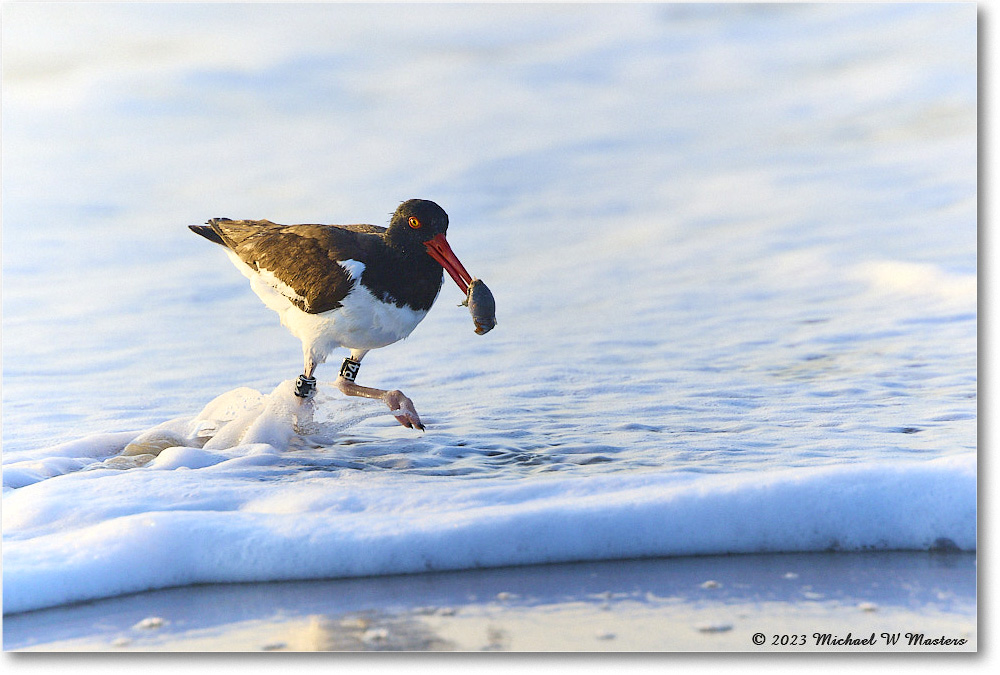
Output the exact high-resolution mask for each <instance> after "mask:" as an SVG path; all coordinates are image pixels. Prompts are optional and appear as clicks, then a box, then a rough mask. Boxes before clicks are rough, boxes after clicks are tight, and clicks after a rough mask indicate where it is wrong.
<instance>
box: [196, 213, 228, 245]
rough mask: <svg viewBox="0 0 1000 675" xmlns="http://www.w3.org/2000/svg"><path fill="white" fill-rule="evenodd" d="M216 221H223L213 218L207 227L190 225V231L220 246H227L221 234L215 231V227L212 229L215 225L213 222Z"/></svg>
mask: <svg viewBox="0 0 1000 675" xmlns="http://www.w3.org/2000/svg"><path fill="white" fill-rule="evenodd" d="M214 220H221V219H217V218H213V219H212V220H210V221H208V224H207V225H188V229H190V230H191V231H192V232H194V233H195V234H200V235H201V236H203V237H205V239H208V240H209V241H212V242H215V243H216V244H219V245H220V246H226V242H225V241H223V239H222V237H221V236H220V235H219V233H218V232H217V231H216V230H215V228H214V227H212V225H213V222H212V221H214Z"/></svg>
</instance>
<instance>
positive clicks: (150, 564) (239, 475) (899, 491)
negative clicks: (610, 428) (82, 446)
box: [3, 416, 976, 613]
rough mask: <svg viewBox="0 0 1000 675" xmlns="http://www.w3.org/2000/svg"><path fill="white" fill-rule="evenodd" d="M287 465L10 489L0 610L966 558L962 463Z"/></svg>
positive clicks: (58, 481)
mask: <svg viewBox="0 0 1000 675" xmlns="http://www.w3.org/2000/svg"><path fill="white" fill-rule="evenodd" d="M265 417H266V416H262V417H261V418H259V419H263V418H265ZM271 423H274V424H276V422H275V421H274V420H273V419H272V420H271ZM252 428H253V425H250V426H248V427H247V431H249V430H250V429H252ZM329 452H330V453H336V452H337V450H336V449H335V448H334V449H331V450H330V451H329ZM283 457H284V453H281V452H278V451H277V450H276V449H275V448H273V447H272V446H269V445H266V444H262V443H254V444H250V445H242V446H238V447H236V448H230V449H228V450H226V451H219V452H213V451H210V450H205V449H199V448H192V447H183V448H182V447H174V448H170V449H168V450H164V451H163V452H161V454H160V456H159V457H158V458H156V459H155V460H154V461H152V462H150V463H149V464H148V465H146V466H144V467H142V468H136V469H131V470H127V471H112V470H107V469H101V470H94V471H80V472H76V473H69V474H66V475H63V476H60V477H58V478H53V479H49V480H45V481H40V482H38V483H35V484H34V485H30V486H27V487H24V488H21V489H19V490H16V491H9V492H8V493H7V494H6V496H5V501H4V509H3V530H4V537H5V543H4V548H3V556H4V558H3V566H4V612H6V613H11V612H20V611H26V610H31V609H38V608H41V607H48V606H53V605H59V604H64V603H70V602H75V601H81V600H90V599H95V598H101V597H107V596H113V595H117V594H122V593H130V592H137V591H143V590H148V589H155V588H163V587H167V586H175V585H183V584H194V583H206V582H236V581H271V580H287V579H311V578H325V577H342V576H360V575H365V576H368V575H384V574H397V573H412V572H423V571H428V570H454V569H465V568H479V567H489V566H502V565H519V564H531V563H549V562H561V561H573V560H599V559H616V558H632V557H642V556H673V555H698V554H720V553H752V552H779V551H780V552H785V551H788V552H791V551H823V550H838V551H856V550H873V549H877V550H886V549H917V550H921V549H923V550H926V549H929V548H932V547H934V546H938V545H940V543H941V541H942V540H949V541H950V542H952V543H953V544H954V545H955V546H957V547H959V548H961V549H963V550H974V549H975V546H976V529H975V513H976V500H975V493H976V461H975V455H974V454H971V453H968V454H963V455H957V456H950V457H943V458H939V459H935V460H929V461H906V462H904V461H900V462H885V463H866V464H855V465H842V466H825V467H815V468H803V469H786V470H782V471H774V472H768V473H764V472H759V473H758V472H744V473H741V474H732V475H728V474H717V475H712V474H708V475H706V474H694V473H678V472H654V473H648V474H646V473H639V474H636V473H630V474H624V473H610V474H603V475H592V476H586V477H583V476H576V477H569V478H565V477H559V478H555V477H551V476H545V477H542V476H536V477H535V478H533V479H530V480H528V479H526V480H521V481H509V480H499V479H484V480H477V481H469V480H463V479H461V478H456V477H433V478H427V477H419V476H414V475H406V474H403V473H400V472H378V473H373V472H362V471H352V470H340V471H323V472H311V473H309V474H300V475H299V476H298V477H297V479H296V480H293V481H275V480H273V479H274V478H275V477H276V476H277V475H278V474H280V472H281V471H287V469H286V468H284V467H283Z"/></svg>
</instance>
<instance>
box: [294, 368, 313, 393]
mask: <svg viewBox="0 0 1000 675" xmlns="http://www.w3.org/2000/svg"><path fill="white" fill-rule="evenodd" d="M315 391H316V378H315V377H306V375H305V373H303V374H302V375H299V376H298V378H296V380H295V395H296V396H298V397H299V398H309V397H310V396H312V395H313V392H315Z"/></svg>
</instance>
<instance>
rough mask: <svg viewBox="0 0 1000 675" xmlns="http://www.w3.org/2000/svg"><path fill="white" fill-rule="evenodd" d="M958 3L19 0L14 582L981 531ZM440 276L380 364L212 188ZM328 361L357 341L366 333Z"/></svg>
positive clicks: (214, 578) (971, 73)
mask: <svg viewBox="0 0 1000 675" xmlns="http://www.w3.org/2000/svg"><path fill="white" fill-rule="evenodd" d="M976 44H977V33H976V7H975V5H974V4H963V5H955V4H947V5H943V4H942V5H892V4H890V5H884V4H879V5H853V4H852V5H752V6H751V5H624V6H621V5H579V6H574V5H568V6H567V5H532V6H506V5H486V6H482V5H457V6H392V7H387V6H343V5H339V4H334V5H322V4H321V5H280V4H279V5H262V6H261V5H253V6H235V5H225V4H223V5H105V4H100V5H96V4H92V5H82V6H77V5H69V6H62V5H60V6H49V5H40V4H31V5H5V6H4V8H3V479H4V492H3V537H4V546H3V569H4V612H5V613H11V612H20V611H25V610H31V609H37V608H41V607H50V606H57V605H60V604H65V603H69V602H76V601H80V600H88V599H95V598H101V597H107V596H111V595H116V594H122V593H129V592H136V591H142V590H148V589H154V588H164V587H170V586H177V585H184V584H191V583H203V582H226V581H268V580H278V579H282V580H288V579H311V578H323V577H335V576H361V575H378V574H392V573H399V572H420V571H426V570H444V569H466V568H475V567H488V566H496V565H510V564H515V565H516V564H531V563H540V562H559V561H570V560H606V559H618V558H629V557H642V556H667V555H691V554H716V553H757V552H769V551H781V552H793V551H794V552H799V551H822V550H838V551H851V550H887V549H912V550H927V549H934V548H947V549H952V548H959V549H962V550H975V548H976V444H977V435H976V434H977V431H976V423H977V399H976V395H977V351H976V346H977V343H976V328H977V316H978V315H977V248H976V247H977V183H976V161H977V142H976V141H977V118H976V106H977V88H976ZM412 197H421V198H427V199H433V200H435V201H437V202H438V203H439V204H441V205H442V206H443V207H444V208H445V210H446V211H448V213H449V215H450V218H451V228H450V230H449V233H448V235H449V241H450V242H451V244H452V247H453V248H454V249H455V251H456V253H457V254H458V255H459V257H460V258H461V259H462V261H463V262H464V263H465V266H466V267H467V268H468V269H469V271H470V272H471V273H472V274H473V275H475V276H478V277H481V278H482V279H483V280H485V281H486V282H487V283H488V284H489V286H490V288H491V289H492V290H493V293H494V295H495V297H496V301H497V319H498V326H497V328H496V329H494V330H493V331H492V332H490V333H489V334H487V335H485V336H478V335H475V334H474V332H473V325H472V321H471V318H470V317H469V314H468V312H467V310H466V309H465V308H462V307H458V303H459V302H460V301H461V300H462V298H461V296H460V294H459V293H458V291H457V289H455V288H454V286H452V285H450V282H449V283H448V284H446V285H445V286H444V288H443V289H442V291H441V295H440V296H439V299H438V302H437V304H436V305H435V307H434V308H433V310H432V311H431V313H430V314H429V315H428V317H427V319H425V320H424V322H423V323H422V324H421V325H420V326H419V327H418V328H417V329H416V331H414V333H413V335H411V336H410V338H408V339H407V340H404V341H402V342H400V343H397V344H395V345H392V346H390V347H387V348H384V349H381V350H377V351H375V352H372V353H371V354H369V356H368V357H367V358H366V360H365V365H364V368H363V369H362V372H361V375H360V378H359V382H363V383H364V384H366V385H370V386H379V387H383V388H399V389H402V390H403V391H404V392H405V393H406V394H407V395H409V396H410V398H412V399H413V401H414V403H415V405H416V408H417V410H418V411H419V412H420V415H421V417H422V419H423V421H424V422H425V424H426V425H427V431H426V432H425V433H419V432H416V431H413V430H408V429H404V428H402V427H400V426H399V425H398V424H397V423H396V422H395V420H394V419H393V418H392V416H391V415H389V414H388V410H387V409H385V408H384V406H382V405H381V404H379V403H377V402H372V401H357V400H351V399H345V398H344V397H341V396H339V395H338V394H337V393H336V391H335V390H334V389H333V388H332V385H331V381H332V380H333V379H334V378H335V375H336V370H337V366H338V364H339V360H340V356H339V355H337V354H335V355H333V356H332V357H331V360H330V363H329V364H327V365H325V366H321V367H320V369H319V371H318V378H319V380H320V395H319V396H318V397H317V399H316V401H315V402H314V403H312V404H309V405H306V406H304V407H303V406H301V405H300V404H299V403H298V402H297V400H296V399H295V398H294V397H293V396H291V395H290V387H291V380H293V379H294V378H295V376H296V375H298V373H299V372H300V371H301V349H300V345H299V343H298V341H297V340H295V339H294V338H293V337H291V336H290V335H289V334H287V333H286V332H285V331H284V329H283V328H282V327H281V326H280V325H279V324H278V321H277V317H276V316H275V315H274V314H272V313H271V312H270V311H269V310H268V309H266V308H265V307H264V306H263V305H262V304H261V303H260V302H259V300H258V299H257V298H256V296H254V295H253V293H252V292H251V291H250V289H249V288H248V285H247V283H246V280H245V279H244V278H243V277H242V276H241V275H240V274H239V272H238V271H237V270H236V269H235V268H233V267H232V265H231V264H230V263H229V262H228V260H227V259H226V257H225V255H223V253H222V252H221V251H220V250H218V249H217V248H216V247H213V246H211V245H209V244H208V243H207V242H205V241H204V240H202V239H200V238H198V237H196V236H194V235H192V234H191V233H190V232H189V231H188V229H187V227H186V226H187V225H189V224H197V223H201V222H204V221H205V220H206V219H208V218H210V217H216V216H226V217H233V218H268V219H270V220H273V221H276V222H284V223H292V222H331V223H336V222H372V223H375V224H382V225H384V224H385V223H386V221H387V220H388V216H389V214H390V213H391V212H392V211H393V209H394V208H395V206H396V205H397V204H398V203H399V202H400V201H403V200H405V199H408V198H412ZM344 355H346V352H345V354H344Z"/></svg>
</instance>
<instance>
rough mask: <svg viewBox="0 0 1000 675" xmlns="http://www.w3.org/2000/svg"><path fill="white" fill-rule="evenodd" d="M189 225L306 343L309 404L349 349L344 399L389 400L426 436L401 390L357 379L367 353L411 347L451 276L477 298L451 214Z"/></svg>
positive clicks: (303, 379)
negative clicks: (379, 220) (324, 366)
mask: <svg viewBox="0 0 1000 675" xmlns="http://www.w3.org/2000/svg"><path fill="white" fill-rule="evenodd" d="M189 227H190V228H191V230H193V231H194V232H196V233H197V234H200V235H201V236H203V237H205V238H206V239H208V240H210V241H212V242H215V243H216V244H220V245H222V246H224V247H225V248H226V253H227V254H228V255H229V258H230V259H231V260H232V261H233V264H234V265H236V267H237V268H239V270H240V271H241V272H242V273H243V274H244V275H245V276H246V277H247V278H249V279H250V287H251V288H252V289H253V291H254V293H256V294H257V295H258V297H260V299H261V300H263V301H264V304H265V305H267V306H268V307H270V308H271V309H272V310H274V311H275V312H277V313H278V316H279V317H280V318H281V323H282V324H283V325H284V326H285V327H286V328H287V329H288V330H289V331H291V333H292V334H293V335H295V336H296V337H298V338H299V339H300V340H302V353H303V357H304V360H305V370H304V372H303V373H302V375H300V376H299V377H298V379H297V380H296V381H295V395H296V396H299V397H300V398H303V399H306V398H309V397H310V396H311V395H312V394H313V393H314V392H315V390H316V379H315V378H314V377H313V373H314V371H315V370H316V366H317V365H318V364H320V363H323V362H325V361H326V359H327V356H329V354H330V352H331V351H333V350H334V349H336V348H337V347H346V348H347V349H350V350H351V355H350V357H348V358H346V359H344V362H343V365H342V366H341V369H340V376H339V377H338V378H337V387H338V388H339V389H340V391H342V392H343V393H344V394H346V395H348V396H364V397H367V398H374V399H380V400H382V401H384V402H385V403H386V404H387V405H388V406H389V409H390V410H392V411H393V412H394V413H395V416H396V419H397V420H399V422H400V424H402V425H403V426H405V427H408V428H414V427H415V428H417V429H420V430H423V429H424V425H423V424H422V423H421V422H420V416H419V415H417V411H416V409H415V408H414V407H413V402H412V401H411V400H410V399H409V398H408V397H406V396H405V395H403V393H402V392H401V391H399V390H398V389H394V390H388V391H387V390H384V389H374V388H371V387H363V386H361V385H359V384H356V383H355V378H356V376H357V374H358V369H359V368H360V366H361V360H362V359H363V358H364V356H365V354H367V353H368V352H369V351H370V350H372V349H377V348H379V347H385V346H386V345H389V344H392V343H393V342H397V341H398V340H402V339H403V338H405V337H406V336H408V335H409V334H410V333H411V332H412V331H413V329H414V328H416V326H417V324H418V323H420V321H421V320H422V319H423V318H424V317H425V316H426V315H427V312H428V310H429V309H430V308H431V305H433V304H434V300H435V299H436V298H437V295H438V292H439V291H440V290H441V284H442V281H443V279H444V274H443V271H447V272H448V274H449V275H450V276H451V278H452V279H454V281H455V283H456V284H458V287H459V288H460V289H461V290H462V292H463V293H466V294H467V295H468V294H469V289H470V286H471V284H472V281H473V278H472V277H471V276H470V275H469V273H468V272H467V271H466V269H465V267H464V266H463V265H462V263H461V262H459V260H458V258H457V257H456V256H455V254H454V253H453V252H452V250H451V247H450V246H449V245H448V240H447V239H446V238H445V232H447V230H448V214H447V213H445V212H444V209H442V208H441V207H440V206H438V205H437V204H435V203H434V202H432V201H427V200H424V199H410V200H409V201H405V202H403V203H402V204H400V205H399V208H397V209H396V212H395V213H393V215H392V219H391V220H390V222H389V227H388V228H385V227H378V226H375V225H278V224H276V223H272V222H270V221H268V220H230V219H228V218H213V219H212V220H209V221H208V223H207V224H206V225H191V226H189Z"/></svg>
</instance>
